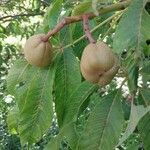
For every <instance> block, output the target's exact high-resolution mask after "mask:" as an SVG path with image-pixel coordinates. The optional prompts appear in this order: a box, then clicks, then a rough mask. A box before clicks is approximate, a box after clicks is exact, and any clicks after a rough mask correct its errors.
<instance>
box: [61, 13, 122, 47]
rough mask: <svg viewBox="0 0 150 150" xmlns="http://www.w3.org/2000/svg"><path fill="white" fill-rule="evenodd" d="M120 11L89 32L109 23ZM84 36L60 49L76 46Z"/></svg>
mask: <svg viewBox="0 0 150 150" xmlns="http://www.w3.org/2000/svg"><path fill="white" fill-rule="evenodd" d="M121 13H122V11H120V12H118V13H116V14H114V15H112V16H110V17H109V18H107V19H106V20H104V21H103V22H102V23H100V24H98V25H97V26H95V27H94V28H93V29H92V30H91V33H93V32H95V31H96V30H97V29H98V28H100V27H101V26H103V25H104V24H106V23H107V22H109V21H111V20H112V19H113V18H114V17H116V16H118V15H119V14H121ZM85 37H86V36H85V35H83V36H81V37H80V38H78V39H76V40H75V41H74V42H73V43H70V44H68V45H66V46H64V47H62V49H65V48H68V47H71V46H73V45H75V44H77V43H78V42H80V41H81V40H83V39H84V38H85Z"/></svg>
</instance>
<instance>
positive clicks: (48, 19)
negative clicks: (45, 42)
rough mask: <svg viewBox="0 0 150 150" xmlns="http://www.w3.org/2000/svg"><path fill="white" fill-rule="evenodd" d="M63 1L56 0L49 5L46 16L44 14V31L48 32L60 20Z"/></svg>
mask: <svg viewBox="0 0 150 150" xmlns="http://www.w3.org/2000/svg"><path fill="white" fill-rule="evenodd" d="M62 3H63V0H55V1H54V2H53V3H51V5H50V6H49V8H48V10H47V12H46V14H45V16H44V21H43V25H44V31H45V32H47V31H49V30H51V29H53V28H54V27H55V25H56V24H57V22H58V19H59V15H60V13H61V10H62Z"/></svg>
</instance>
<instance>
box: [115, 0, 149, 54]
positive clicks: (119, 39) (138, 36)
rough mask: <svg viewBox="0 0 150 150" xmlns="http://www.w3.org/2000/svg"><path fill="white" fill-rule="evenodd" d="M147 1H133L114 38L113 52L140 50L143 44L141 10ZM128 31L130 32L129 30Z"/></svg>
mask: <svg viewBox="0 0 150 150" xmlns="http://www.w3.org/2000/svg"><path fill="white" fill-rule="evenodd" d="M146 2H147V0H133V1H132V2H131V5H130V6H129V8H128V10H127V12H125V14H124V15H123V17H122V19H121V21H120V23H119V26H118V28H117V31H116V34H115V38H114V45H113V47H114V51H115V52H117V53H121V52H122V51H124V50H125V49H127V50H128V49H129V48H132V49H136V50H138V51H139V50H141V45H142V43H143V34H142V28H141V27H142V24H143V22H142V21H143V20H142V18H143V10H144V6H145V4H146ZM133 18H134V19H133ZM129 29H130V30H129Z"/></svg>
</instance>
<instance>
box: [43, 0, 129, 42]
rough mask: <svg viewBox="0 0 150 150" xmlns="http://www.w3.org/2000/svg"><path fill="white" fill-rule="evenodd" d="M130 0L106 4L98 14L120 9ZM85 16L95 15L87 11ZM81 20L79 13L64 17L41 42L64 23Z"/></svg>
mask: <svg viewBox="0 0 150 150" xmlns="http://www.w3.org/2000/svg"><path fill="white" fill-rule="evenodd" d="M130 1H131V0H127V1H125V2H120V3H118V4H112V5H111V6H107V7H106V8H105V9H104V8H103V9H101V10H99V14H104V13H107V12H112V11H116V10H122V9H124V8H126V7H127V6H128V5H129V4H130ZM85 16H88V19H92V18H94V17H96V15H95V14H94V13H87V14H85ZM82 20H83V16H82V15H79V16H71V17H65V18H64V19H63V20H62V21H61V22H60V23H58V24H57V25H56V26H55V27H54V29H52V30H51V31H49V32H48V33H47V34H46V35H45V36H44V37H43V38H42V41H43V42H47V41H48V39H49V38H50V37H51V36H53V35H54V34H56V33H58V32H59V31H60V30H61V29H62V28H63V27H64V26H65V25H68V24H71V23H74V22H78V21H82Z"/></svg>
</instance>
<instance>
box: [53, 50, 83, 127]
mask: <svg viewBox="0 0 150 150" xmlns="http://www.w3.org/2000/svg"><path fill="white" fill-rule="evenodd" d="M80 83H81V75H80V68H79V62H78V60H77V58H76V57H75V55H74V54H73V51H72V49H71V48H69V49H65V50H64V51H63V53H62V56H61V59H60V61H59V63H58V68H57V71H56V78H55V96H56V97H55V106H56V113H57V117H58V123H59V125H60V126H61V125H62V124H63V116H64V113H65V109H66V106H68V101H67V99H68V97H69V96H70V95H71V94H72V92H73V91H74V90H75V89H76V88H77V87H78V86H79V85H80ZM66 104H67V105H66Z"/></svg>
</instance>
